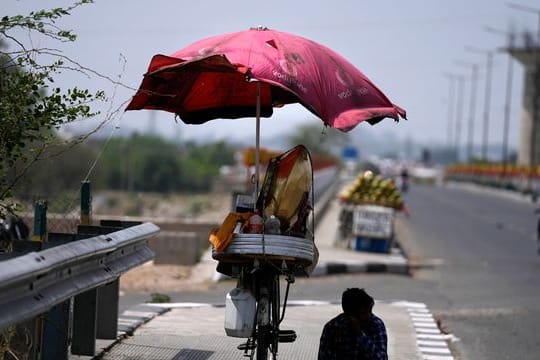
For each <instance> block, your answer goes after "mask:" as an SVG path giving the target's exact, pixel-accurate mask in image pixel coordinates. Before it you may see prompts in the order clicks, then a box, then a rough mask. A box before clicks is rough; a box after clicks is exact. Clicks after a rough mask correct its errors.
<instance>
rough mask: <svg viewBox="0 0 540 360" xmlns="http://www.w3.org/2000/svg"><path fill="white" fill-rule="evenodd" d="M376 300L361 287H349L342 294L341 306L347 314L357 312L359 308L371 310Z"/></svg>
mask: <svg viewBox="0 0 540 360" xmlns="http://www.w3.org/2000/svg"><path fill="white" fill-rule="evenodd" d="M374 304H375V300H373V298H372V297H371V296H370V295H369V294H368V293H367V292H366V291H365V290H364V289H359V288H349V289H347V290H345V291H344V292H343V294H342V296H341V307H342V308H343V312H344V313H346V314H352V313H355V312H356V310H358V309H366V310H369V311H371V310H372V309H373V305H374Z"/></svg>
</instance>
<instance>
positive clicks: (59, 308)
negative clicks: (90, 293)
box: [41, 300, 71, 360]
mask: <svg viewBox="0 0 540 360" xmlns="http://www.w3.org/2000/svg"><path fill="white" fill-rule="evenodd" d="M70 305H71V300H66V301H64V302H62V303H60V304H58V305H56V306H54V307H53V308H52V309H51V310H49V311H48V312H47V314H46V315H45V318H44V319H43V336H42V340H41V341H42V345H41V360H67V359H68V352H69V351H68V350H69V308H70Z"/></svg>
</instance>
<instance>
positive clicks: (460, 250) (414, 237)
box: [401, 186, 540, 360]
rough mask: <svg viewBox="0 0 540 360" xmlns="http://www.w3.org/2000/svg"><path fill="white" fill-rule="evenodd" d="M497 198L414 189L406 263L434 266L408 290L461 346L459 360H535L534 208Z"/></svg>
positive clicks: (537, 268)
mask: <svg viewBox="0 0 540 360" xmlns="http://www.w3.org/2000/svg"><path fill="white" fill-rule="evenodd" d="M500 195H501V194H500V193H499V194H494V193H489V194H488V193H484V192H478V191H466V190H463V189H461V188H442V187H429V186H414V187H412V189H411V191H410V193H409V194H407V195H406V203H407V204H408V206H409V208H410V212H411V217H410V218H409V219H401V220H402V221H401V224H402V226H401V230H402V234H403V235H404V236H403V238H402V243H403V245H404V246H405V248H406V249H407V252H408V255H409V259H411V260H414V261H417V262H418V263H422V264H425V265H428V264H429V265H432V266H433V267H432V268H427V269H423V270H419V271H416V272H415V273H414V278H413V279H414V281H413V282H414V285H413V289H422V293H423V294H424V298H423V299H422V300H423V301H424V302H425V303H427V304H428V306H429V307H430V308H431V309H432V311H433V312H434V313H435V314H436V315H438V316H439V318H440V320H441V322H442V326H443V328H444V329H445V330H447V331H448V332H450V333H452V334H454V335H455V336H456V337H458V338H459V339H460V341H459V342H458V343H457V344H458V345H457V350H458V351H459V352H460V353H461V356H462V358H463V359H474V360H482V359H538V358H539V355H538V354H539V353H540V336H539V335H538V330H539V328H540V327H539V325H538V324H539V322H540V302H539V301H538V299H540V286H538V285H539V284H540V257H538V256H537V254H536V244H535V241H536V240H535V229H536V217H535V216H534V214H533V209H534V205H533V204H531V203H527V202H524V201H517V200H514V199H512V198H509V197H503V196H500ZM426 289H431V292H430V293H426V291H425V290H426Z"/></svg>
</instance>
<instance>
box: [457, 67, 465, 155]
mask: <svg viewBox="0 0 540 360" xmlns="http://www.w3.org/2000/svg"><path fill="white" fill-rule="evenodd" d="M458 85H459V87H458V94H457V95H458V96H457V103H456V142H455V152H456V160H457V161H458V162H459V146H460V143H461V120H462V118H463V92H464V88H465V81H464V78H463V76H459V77H458Z"/></svg>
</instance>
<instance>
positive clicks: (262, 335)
mask: <svg viewBox="0 0 540 360" xmlns="http://www.w3.org/2000/svg"><path fill="white" fill-rule="evenodd" d="M270 342H271V339H270V325H265V326H260V327H259V328H258V329H257V349H256V354H257V360H268V354H269V353H270Z"/></svg>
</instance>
